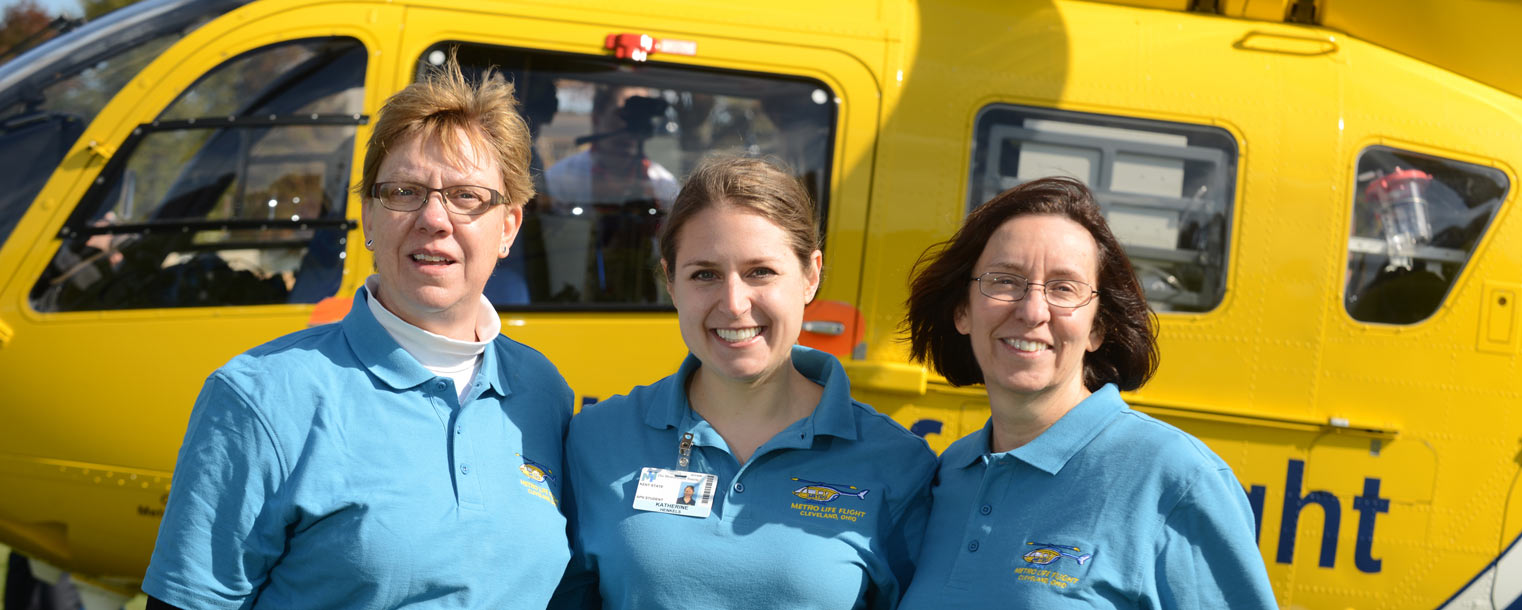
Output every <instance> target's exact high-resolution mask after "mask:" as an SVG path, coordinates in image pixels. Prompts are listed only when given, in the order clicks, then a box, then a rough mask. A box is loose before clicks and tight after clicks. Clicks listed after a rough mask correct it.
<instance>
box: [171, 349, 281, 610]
mask: <svg viewBox="0 0 1522 610" xmlns="http://www.w3.org/2000/svg"><path fill="white" fill-rule="evenodd" d="M286 472H287V468H286V465H285V460H284V459H283V456H282V455H281V452H280V451H279V450H278V447H277V445H276V444H275V442H274V439H273V437H272V436H271V434H270V430H269V428H268V426H267V425H266V422H265V421H264V420H263V419H262V418H261V417H259V414H258V413H257V411H255V409H254V408H252V406H251V405H250V404H249V401H248V400H247V399H246V398H245V397H244V396H243V395H242V394H241V393H240V392H238V391H237V389H236V388H234V387H233V386H232V385H231V384H230V383H229V382H228V381H227V380H226V379H225V378H223V377H222V376H221V375H219V374H213V375H212V376H211V378H209V379H207V381H206V385H205V386H203V387H202V388H201V395H200V397H198V398H197V399H196V404H195V408H194V409H193V410H192V411H191V415H190V424H189V426H188V427H187V429H186V432H185V441H184V444H183V445H181V447H180V453H179V458H178V461H177V462H176V463H175V468H174V478H173V480H172V484H171V488H170V493H169V503H168V505H167V506H166V507H165V509H164V519H163V522H162V523H161V524H160V525H159V535H158V542H157V543H156V544H155V545H154V549H153V557H152V559H151V560H150V561H149V564H148V573H147V575H146V576H145V577H144V579H143V591H145V592H146V593H148V594H149V595H152V596H153V597H156V598H158V599H160V600H163V601H164V602H167V603H169V604H172V605H174V606H178V607H182V608H242V607H248V606H250V605H251V604H252V603H253V600H254V598H255V595H256V594H257V592H258V591H259V590H260V589H261V588H262V587H263V585H264V583H265V581H266V579H267V577H268V575H269V572H270V569H271V568H272V567H273V566H274V565H275V562H276V560H277V559H278V558H279V557H280V555H281V554H282V553H283V552H284V551H285V545H286V536H285V529H286V528H285V525H286V524H285V519H284V517H283V516H282V515H281V514H280V513H281V511H280V510H279V509H278V508H277V507H276V506H274V505H273V503H272V500H273V499H274V497H275V493H276V491H277V490H278V488H279V486H280V483H281V481H282V480H284V478H285V473H286Z"/></svg>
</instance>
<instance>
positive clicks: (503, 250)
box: [502, 246, 507, 256]
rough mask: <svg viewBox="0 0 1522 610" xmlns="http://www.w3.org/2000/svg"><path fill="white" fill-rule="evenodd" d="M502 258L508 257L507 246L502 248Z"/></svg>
mask: <svg viewBox="0 0 1522 610" xmlns="http://www.w3.org/2000/svg"><path fill="white" fill-rule="evenodd" d="M502 256H507V246H502Z"/></svg>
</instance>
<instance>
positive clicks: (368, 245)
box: [365, 239, 375, 250]
mask: <svg viewBox="0 0 1522 610" xmlns="http://www.w3.org/2000/svg"><path fill="white" fill-rule="evenodd" d="M365 249H366V250H374V249H375V240H373V239H367V240H365Z"/></svg>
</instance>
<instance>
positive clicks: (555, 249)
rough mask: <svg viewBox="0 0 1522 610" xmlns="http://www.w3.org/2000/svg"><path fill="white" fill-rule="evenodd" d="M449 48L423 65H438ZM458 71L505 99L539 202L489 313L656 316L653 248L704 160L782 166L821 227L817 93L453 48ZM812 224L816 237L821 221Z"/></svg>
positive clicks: (827, 137) (758, 79)
mask: <svg viewBox="0 0 1522 610" xmlns="http://www.w3.org/2000/svg"><path fill="white" fill-rule="evenodd" d="M453 46H457V45H455V44H454V43H451V44H448V45H438V46H437V47H435V48H434V49H431V50H429V51H428V52H425V53H424V54H423V57H422V61H421V62H420V65H419V69H420V70H422V69H426V68H427V67H428V65H429V64H437V63H441V62H442V61H443V60H444V58H445V57H446V55H447V50H448V49H449V48H450V47H453ZM458 47H459V53H458V56H459V58H460V62H461V63H462V64H463V65H464V66H465V67H466V70H467V72H469V73H474V74H479V73H480V72H481V71H482V70H484V69H485V67H487V66H495V67H497V68H498V69H499V70H501V71H503V72H504V73H505V74H506V76H507V78H508V79H509V80H511V81H513V82H514V83H515V85H516V87H517V93H518V99H519V100H520V101H521V103H522V104H523V105H522V111H523V113H524V116H525V117H526V118H527V119H528V122H529V126H530V129H531V130H532V132H533V135H534V151H533V153H534V154H533V160H532V163H531V171H532V173H533V174H534V179H535V188H536V190H537V191H538V192H539V194H538V196H536V197H535V198H534V200H533V201H531V202H529V204H528V206H527V207H526V208H525V210H524V223H523V227H522V229H521V231H520V233H519V235H518V239H517V242H516V243H515V244H514V246H513V249H512V254H511V255H510V256H509V257H508V258H507V259H505V260H504V261H503V262H502V263H501V264H499V265H498V267H497V270H496V273H495V274H494V275H493V276H492V279H491V281H490V282H489V283H488V284H487V287H486V294H487V296H488V297H490V298H491V299H492V302H493V303H496V304H497V305H499V306H513V307H532V308H548V309H581V308H615V309H641V308H665V307H668V306H669V298H668V297H667V295H666V291H665V289H664V285H665V280H664V278H662V277H661V276H660V271H659V268H660V265H659V258H660V256H659V253H658V252H657V249H656V236H657V235H658V233H659V231H660V226H661V223H662V222H663V221H664V219H665V216H666V213H667V211H668V210H669V209H670V207H671V202H672V200H673V199H674V198H675V197H676V194H677V191H678V189H679V188H680V184H681V179H682V178H683V177H685V176H686V174H687V172H689V171H690V170H691V169H692V168H693V166H695V165H696V164H697V162H698V161H699V160H700V159H701V158H702V157H703V156H704V155H705V154H708V153H710V152H714V151H730V152H740V153H743V154H749V155H766V156H769V157H771V158H774V159H777V160H780V161H782V162H784V163H786V164H788V165H790V166H791V168H792V169H793V171H794V172H795V174H796V175H797V176H798V178H799V179H800V180H802V181H803V183H804V185H805V187H806V188H807V189H808V191H809V193H810V195H812V196H813V197H814V198H815V200H816V201H817V202H818V203H819V208H820V218H821V219H823V218H827V217H828V216H827V214H826V209H827V206H828V203H829V202H828V201H827V197H826V196H827V194H828V192H829V184H830V159H831V155H832V152H831V150H832V149H831V146H832V144H831V143H832V141H833V129H834V125H835V112H836V109H835V101H834V100H835V95H834V93H833V92H831V91H830V90H829V89H828V88H826V87H825V86H824V85H823V84H822V83H819V82H817V81H812V80H807V79H801V78H796V77H786V76H778V75H771V74H757V73H745V72H733V71H720V70H708V69H700V68H692V67H684V66H673V65H663V64H660V63H655V62H652V63H640V64H631V63H627V62H622V61H616V60H614V59H612V58H602V57H584V56H574V55H565V54H554V53H544V52H534V51H526V50H522V49H510V48H502V47H490V46H484V45H469V44H460V45H458ZM821 224H823V223H822V222H821Z"/></svg>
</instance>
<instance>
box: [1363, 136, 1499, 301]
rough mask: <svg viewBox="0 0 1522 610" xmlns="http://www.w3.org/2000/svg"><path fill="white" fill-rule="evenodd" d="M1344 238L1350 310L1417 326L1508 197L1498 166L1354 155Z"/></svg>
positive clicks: (1377, 152)
mask: <svg viewBox="0 0 1522 610" xmlns="http://www.w3.org/2000/svg"><path fill="white" fill-rule="evenodd" d="M1355 180H1356V183H1355V184H1354V188H1353V221H1352V228H1351V235H1350V236H1349V237H1348V269H1347V284H1346V288H1345V290H1344V292H1343V301H1344V305H1345V306H1346V307H1347V310H1348V315H1350V316H1352V317H1353V319H1355V320H1358V321H1360V322H1376V323H1381V324H1414V323H1416V322H1420V321H1422V320H1425V319H1427V318H1428V317H1430V316H1431V315H1432V314H1433V313H1434V312H1436V311H1437V308H1438V306H1440V305H1442V303H1443V299H1444V297H1446V296H1447V294H1448V291H1449V290H1450V289H1451V288H1452V287H1453V283H1454V280H1455V279H1457V278H1458V276H1459V274H1460V273H1462V272H1463V270H1464V265H1465V264H1466V263H1468V261H1469V257H1470V256H1471V255H1473V254H1474V249H1475V246H1476V245H1477V244H1478V243H1479V242H1480V237H1482V236H1483V235H1484V234H1485V228H1486V227H1487V226H1489V224H1490V220H1491V219H1492V218H1494V217H1495V215H1496V211H1497V210H1498V209H1500V207H1501V202H1502V201H1504V200H1505V199H1506V192H1507V189H1508V188H1509V186H1510V185H1509V182H1508V180H1507V178H1506V174H1504V173H1502V172H1501V171H1500V170H1498V169H1495V168H1491V167H1485V166H1481V165H1475V164H1472V163H1463V162H1460V161H1453V160H1449V159H1443V158H1440V157H1434V156H1429V155H1423V154H1419V153H1414V152H1408V151H1403V150H1397V149H1394V148H1388V147H1384V146H1371V147H1369V148H1366V149H1364V151H1363V152H1362V153H1361V154H1360V155H1359V157H1358V173H1357V176H1356V177H1355Z"/></svg>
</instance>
